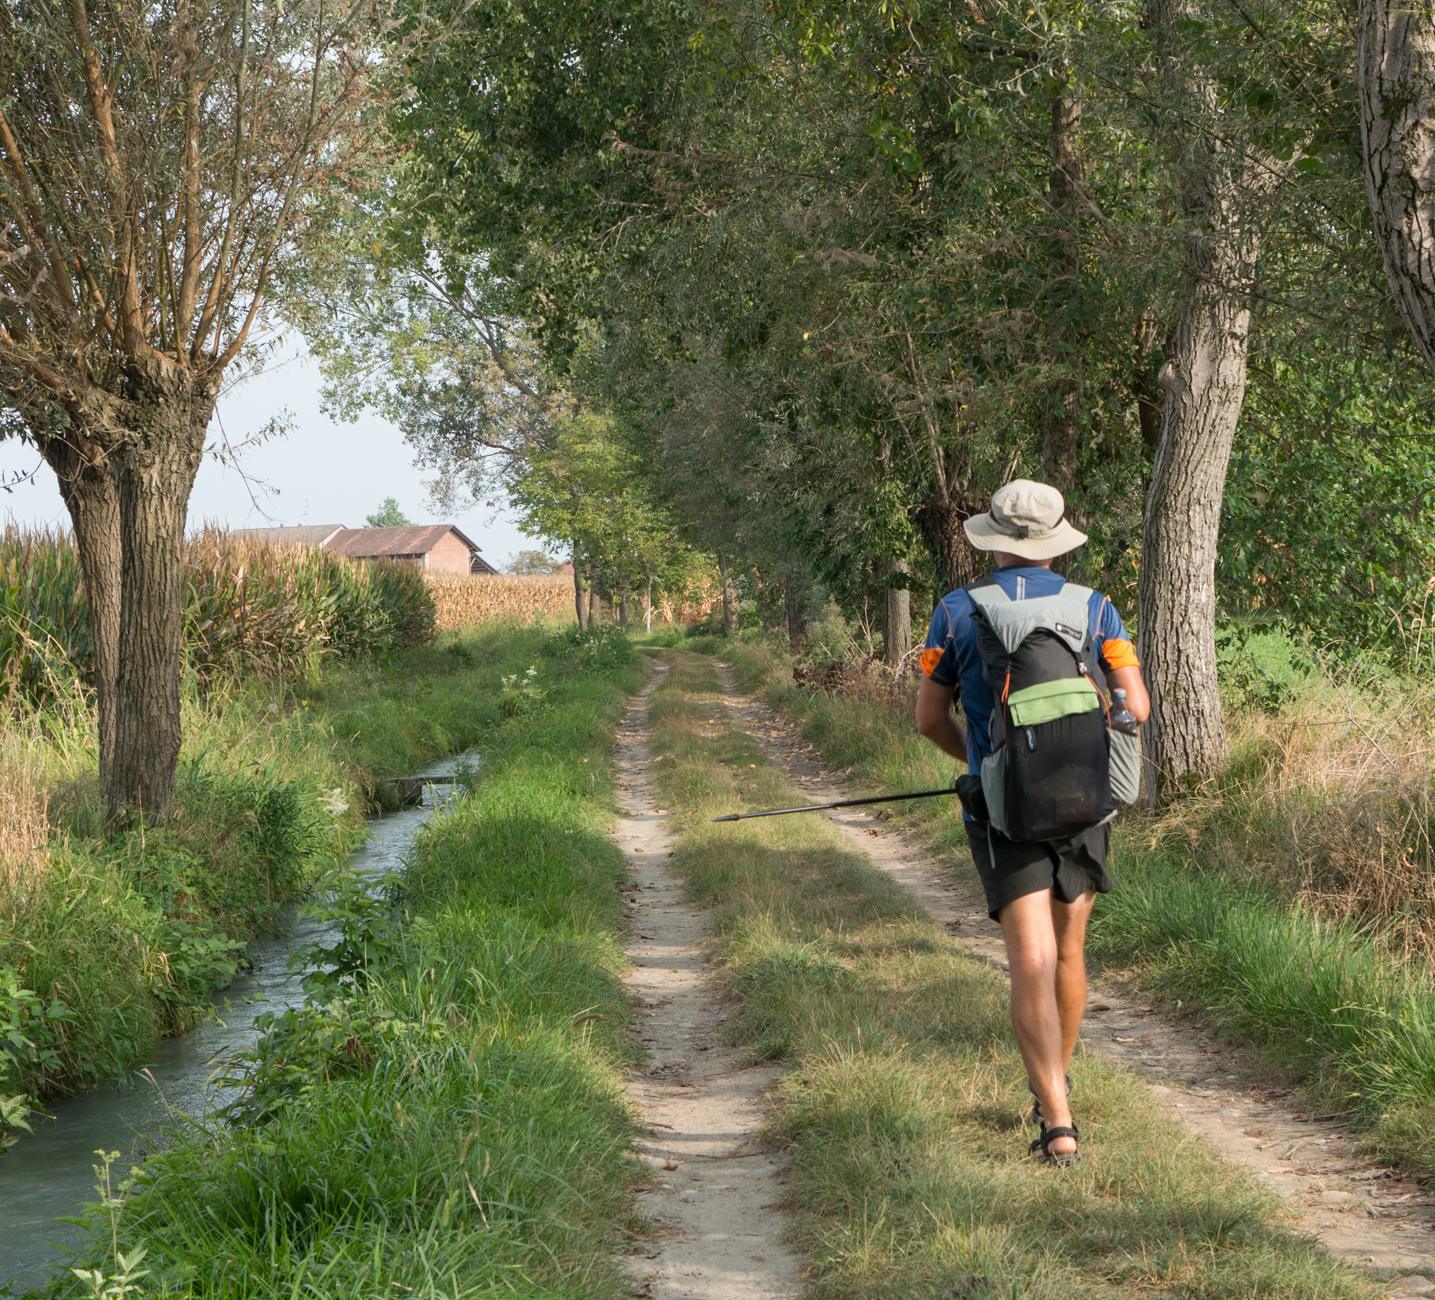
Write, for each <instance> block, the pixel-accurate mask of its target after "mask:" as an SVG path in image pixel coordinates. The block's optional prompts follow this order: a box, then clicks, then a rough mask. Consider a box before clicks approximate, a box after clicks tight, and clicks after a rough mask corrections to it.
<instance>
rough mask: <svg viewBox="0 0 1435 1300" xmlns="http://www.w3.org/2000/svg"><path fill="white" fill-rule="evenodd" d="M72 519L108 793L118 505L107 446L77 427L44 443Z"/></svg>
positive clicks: (117, 620) (112, 728)
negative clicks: (86, 608)
mask: <svg viewBox="0 0 1435 1300" xmlns="http://www.w3.org/2000/svg"><path fill="white" fill-rule="evenodd" d="M40 452H41V455H43V456H44V458H45V463H46V464H47V465H49V466H50V468H51V469H52V470H54V471H55V477H56V478H57V479H58V480H59V483H60V496H61V498H62V499H63V500H64V502H65V509H66V510H68V511H69V514H70V525H71V527H72V528H73V529H74V533H75V550H76V552H77V553H78V555H79V557H80V571H81V572H82V573H83V574H84V576H85V600H86V603H87V604H88V605H89V611H90V641H91V643H92V644H93V646H94V656H95V664H94V667H95V729H96V736H97V742H98V746H99V762H100V786H101V788H102V789H106V790H107V789H108V788H109V782H110V774H111V772H112V770H113V768H114V757H115V717H116V712H117V703H118V701H117V695H116V691H117V685H116V681H117V675H118V669H119V653H120V564H121V561H120V554H121V548H120V501H119V492H118V490H117V489H116V487H115V481H114V479H113V477H112V476H111V474H110V464H109V458H108V455H107V453H106V451H105V448H104V445H103V444H102V443H100V442H98V441H96V440H95V439H93V438H90V437H88V436H86V434H85V433H84V432H83V431H82V430H80V429H78V428H76V427H74V426H73V425H72V427H71V428H70V429H69V430H67V431H66V432H65V433H63V434H56V435H54V436H52V437H48V438H45V439H42V440H41V444H40Z"/></svg>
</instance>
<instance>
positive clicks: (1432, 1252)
mask: <svg viewBox="0 0 1435 1300" xmlns="http://www.w3.org/2000/svg"><path fill="white" fill-rule="evenodd" d="M718 673H719V677H720V679H721V681H722V685H723V690H724V691H725V692H726V695H727V701H726V702H727V707H728V710H729V712H730V713H731V714H732V716H733V717H734V719H735V720H736V721H737V723H738V725H739V726H740V727H741V728H742V729H743V731H744V732H746V734H747V735H749V736H750V737H751V738H752V739H753V740H755V741H757V742H758V744H759V745H761V746H762V748H763V750H764V752H765V753H766V754H767V756H768V758H769V759H770V760H771V761H772V762H773V763H774V764H775V765H776V766H778V767H779V768H781V769H782V770H783V772H785V773H786V774H787V776H788V777H789V778H790V779H791V780H792V781H793V782H794V784H796V785H797V786H798V788H799V789H800V790H801V791H802V792H803V794H804V795H807V796H808V797H809V798H810V799H811V800H812V802H814V803H826V802H829V801H831V800H834V799H843V798H850V797H852V793H851V792H850V791H848V790H846V789H845V788H844V787H843V786H842V784H841V781H840V778H839V776H838V774H836V773H833V772H831V771H830V770H828V769H827V768H825V767H824V766H823V765H822V763H821V761H820V759H819V757H818V755H817V751H816V750H815V749H814V747H813V746H811V745H809V744H808V743H807V742H806V741H805V740H803V739H802V738H801V736H799V735H798V734H797V733H796V732H795V731H794V730H793V729H792V728H791V727H790V726H789V725H788V724H787V722H786V721H785V720H784V719H782V718H781V717H780V716H779V715H778V714H777V713H775V712H773V710H771V709H769V708H768V707H767V706H766V705H764V704H762V703H760V702H759V701H757V700H755V699H752V698H751V697H750V696H745V695H742V694H741V693H739V692H738V690H737V688H736V685H735V679H734V675H733V672H732V669H731V668H730V667H729V666H728V665H725V664H720V665H718ZM824 815H825V816H827V817H829V818H830V819H831V820H832V821H833V822H835V823H836V824H837V825H838V826H839V827H840V828H841V830H842V832H843V834H844V835H845V836H846V838H847V839H848V841H849V842H850V843H851V844H853V845H854V846H855V847H856V848H858V849H860V850H861V851H862V852H863V853H865V854H867V856H868V857H869V858H870V859H871V860H872V863H873V865H875V866H877V867H879V868H880V869H881V870H883V871H885V872H887V873H888V874H889V875H890V876H892V877H893V879H895V880H896V881H897V882H898V883H899V884H901V885H902V886H903V888H905V889H906V890H907V891H908V892H909V893H910V894H912V895H913V897H915V898H916V899H917V901H918V902H919V903H921V905H922V906H923V907H924V908H925V909H926V910H927V912H928V914H929V915H931V917H932V918H933V920H935V921H936V922H937V923H938V924H940V925H941V926H942V927H943V928H944V929H945V930H946V931H947V932H948V933H949V934H950V935H951V936H952V937H953V938H954V939H955V940H956V942H957V943H959V944H961V945H962V946H963V947H965V948H967V949H969V950H970V951H972V952H974V953H977V954H979V955H980V956H982V957H984V958H986V959H987V960H988V961H990V962H992V964H993V965H996V966H998V967H1000V968H1001V969H1003V970H1005V969H1006V953H1005V948H1004V946H1003V944H1002V938H1001V930H1000V928H999V927H998V926H997V925H996V923H995V922H993V921H991V920H990V919H989V918H988V917H987V914H986V905H985V902H984V900H983V898H982V893H981V885H980V883H979V881H978V879H977V874H976V868H975V867H972V868H971V870H970V873H969V874H968V875H966V876H964V877H961V878H958V877H954V876H953V875H952V874H950V873H949V872H947V871H946V870H944V869H943V868H942V867H940V866H938V865H936V864H935V863H933V862H931V861H930V859H929V858H928V857H927V855H926V854H925V853H924V851H923V850H922V849H921V848H920V847H919V846H917V845H915V844H913V843H911V842H910V841H909V840H908V839H907V838H906V837H905V836H903V835H902V834H901V833H900V832H899V831H897V830H895V829H893V828H890V827H887V826H885V825H884V824H883V821H882V818H881V815H880V814H875V815H874V814H872V813H867V812H865V811H863V810H860V809H842V810H838V811H836V812H830V813H826V814H824ZM1117 866H1118V867H1119V863H1118V864H1117ZM1117 888H1120V877H1119V872H1118V873H1117ZM1079 1050H1084V1051H1086V1052H1089V1053H1091V1054H1092V1055H1094V1056H1102V1057H1105V1058H1106V1059H1108V1060H1114V1061H1119V1062H1120V1063H1121V1064H1122V1065H1124V1066H1126V1067H1127V1068H1128V1069H1130V1070H1131V1071H1132V1072H1133V1073H1135V1074H1137V1075H1139V1076H1140V1077H1141V1078H1143V1079H1144V1080H1146V1082H1147V1086H1148V1087H1150V1089H1151V1091H1152V1092H1153V1093H1155V1094H1156V1095H1157V1097H1158V1098H1159V1099H1160V1102H1161V1105H1162V1107H1163V1109H1164V1110H1165V1111H1166V1113H1167V1114H1168V1115H1170V1116H1171V1117H1172V1118H1174V1119H1177V1120H1179V1121H1180V1122H1181V1123H1182V1124H1184V1125H1186V1126H1187V1127H1189V1128H1190V1129H1192V1130H1194V1131H1195V1132H1196V1133H1199V1134H1200V1135H1201V1136H1203V1137H1205V1138H1206V1139H1207V1140H1208V1141H1210V1142H1212V1143H1213V1144H1214V1145H1215V1146H1216V1148H1217V1149H1218V1150H1219V1151H1220V1152H1221V1153H1222V1154H1223V1155H1224V1156H1225V1157H1226V1158H1227V1159H1229V1160H1232V1161H1233V1162H1235V1163H1236V1164H1239V1165H1242V1166H1244V1167H1245V1168H1247V1169H1249V1170H1250V1171H1251V1172H1252V1173H1254V1174H1255V1175H1256V1177H1257V1178H1259V1179H1260V1180H1261V1181H1262V1182H1263V1183H1265V1184H1266V1185H1267V1186H1269V1187H1273V1188H1275V1189H1276V1190H1277V1191H1279V1192H1281V1193H1282V1194H1283V1195H1284V1196H1285V1197H1286V1198H1287V1200H1288V1201H1289V1203H1290V1208H1291V1210H1292V1211H1293V1213H1294V1214H1295V1215H1296V1216H1297V1224H1296V1226H1297V1227H1298V1228H1300V1229H1302V1230H1304V1231H1306V1232H1309V1233H1310V1234H1311V1235H1312V1236H1313V1237H1315V1238H1317V1239H1318V1240H1319V1241H1320V1243H1321V1244H1322V1245H1323V1246H1324V1247H1325V1248H1326V1249H1327V1250H1329V1251H1330V1252H1331V1253H1332V1254H1334V1255H1337V1256H1340V1257H1341V1258H1343V1259H1346V1260H1347V1261H1349V1262H1351V1263H1354V1264H1363V1265H1365V1266H1366V1267H1369V1268H1379V1269H1397V1270H1402V1271H1405V1272H1407V1274H1413V1273H1414V1271H1415V1270H1419V1273H1420V1275H1419V1276H1415V1275H1411V1276H1407V1277H1405V1278H1401V1279H1399V1280H1397V1281H1396V1282H1395V1283H1394V1284H1393V1287H1394V1289H1393V1290H1392V1292H1391V1294H1392V1296H1415V1295H1431V1296H1435V1215H1432V1207H1435V1194H1431V1193H1427V1192H1426V1191H1425V1190H1424V1189H1422V1188H1421V1187H1420V1186H1419V1185H1418V1184H1417V1183H1416V1182H1415V1181H1414V1180H1413V1179H1410V1178H1406V1177H1404V1176H1402V1175H1401V1174H1399V1173H1398V1172H1396V1171H1394V1170H1392V1169H1390V1168H1388V1167H1387V1166H1384V1165H1380V1164H1376V1163H1373V1162H1371V1161H1370V1160H1368V1159H1365V1158H1364V1157H1361V1156H1359V1155H1357V1154H1355V1141H1354V1139H1353V1138H1352V1137H1351V1135H1350V1134H1349V1133H1348V1132H1347V1131H1346V1130H1345V1129H1344V1128H1343V1127H1342V1126H1341V1125H1339V1124H1338V1123H1335V1122H1330V1121H1325V1120H1320V1119H1315V1118H1312V1117H1311V1116H1310V1115H1309V1114H1306V1113H1302V1112H1300V1111H1298V1110H1296V1109H1294V1108H1293V1107H1291V1106H1290V1105H1289V1104H1287V1103H1286V1102H1285V1101H1284V1100H1283V1095H1284V1094H1283V1093H1281V1092H1279V1091H1278V1090H1271V1089H1265V1088H1261V1087H1259V1086H1253V1085H1252V1084H1251V1083H1250V1082H1249V1081H1248V1080H1245V1079H1243V1078H1242V1075H1241V1061H1240V1056H1239V1054H1238V1053H1236V1052H1233V1051H1230V1050H1227V1049H1225V1048H1224V1047H1222V1046H1221V1045H1220V1044H1219V1043H1218V1042H1216V1041H1214V1040H1212V1039H1210V1038H1209V1037H1208V1036H1207V1035H1206V1034H1205V1033H1204V1032H1203V1031H1202V1030H1201V1029H1199V1028H1198V1027H1197V1026H1194V1025H1191V1024H1189V1023H1185V1022H1182V1021H1180V1020H1173V1019H1171V1018H1169V1017H1166V1016H1163V1015H1161V1014H1159V1013H1158V1012H1157V1011H1155V1010H1153V1009H1152V1007H1150V1006H1149V1005H1146V1004H1144V1003H1143V1002H1142V1001H1141V1000H1140V999H1139V998H1137V997H1133V996H1132V995H1131V994H1129V993H1128V992H1126V991H1125V990H1123V989H1122V988H1121V987H1120V986H1119V985H1117V984H1116V983H1115V982H1113V981H1111V980H1102V979H1100V978H1099V977H1098V978H1095V979H1093V980H1092V981H1091V993H1090V1001H1089V1005H1088V1009H1087V1018H1086V1022H1085V1024H1084V1025H1083V1027H1082V1034H1081V1044H1080V1048H1079ZM1432 1186H1435V1184H1432Z"/></svg>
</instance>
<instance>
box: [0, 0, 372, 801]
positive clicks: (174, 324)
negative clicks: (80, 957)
mask: <svg viewBox="0 0 1435 1300" xmlns="http://www.w3.org/2000/svg"><path fill="white" fill-rule="evenodd" d="M372 17H373V14H372V12H371V11H368V10H366V9H364V8H363V7H362V5H356V4H354V3H352V2H351V0H301V2H300V3H290V4H288V5H285V4H283V3H282V2H281V0H213V2H212V3H209V4H206V5H196V4H193V3H192V2H191V0H158V3H155V4H153V5H148V6H144V7H140V8H136V7H134V6H133V5H130V4H128V3H125V0H99V2H98V3H92V2H87V0H69V2H68V3H67V4H65V5H63V6H61V5H56V4H53V3H52V2H51V0H0V389H3V392H4V394H5V400H6V402H7V403H8V404H9V405H10V406H12V407H13V408H14V410H15V411H16V412H17V413H18V414H19V416H20V418H21V420H22V421H23V422H24V424H25V426H26V428H27V430H28V436H30V437H31V438H33V440H34V441H35V442H36V444H37V445H38V446H39V448H40V450H41V451H42V453H43V454H44V455H45V456H46V458H47V459H48V460H49V461H50V463H51V464H52V465H53V466H55V468H56V470H57V472H58V473H59V476H60V481H61V486H62V490H63V491H64V492H65V495H66V502H67V504H68V505H69V507H70V510H71V515H72V519H73V521H74V524H75V535H76V540H77V542H78V544H79V546H80V548H81V559H82V564H83V566H84V571H85V577H86V582H87V584H88V586H89V588H90V591H91V593H92V608H93V610H94V616H95V619H96V623H95V631H96V643H97V648H99V647H104V650H103V652H102V653H100V654H98V656H97V659H98V662H99V664H100V676H99V682H98V687H99V711H100V715H101V723H100V736H101V746H102V754H101V771H102V775H103V778H104V781H105V787H106V797H107V802H108V806H109V813H110V818H111V820H112V822H114V821H118V820H120V819H123V818H125V817H128V816H130V815H133V814H135V813H140V814H143V815H144V816H145V817H147V818H149V819H152V820H157V821H162V820H164V819H165V818H166V817H167V816H168V813H169V808H170V802H171V797H172V793H173V785H174V772H175V766H176V763H177V761H178V756H179V746H180V672H181V667H182V642H181V603H180V602H181V596H182V583H183V569H182V564H181V545H182V542H183V536H184V528H185V516H186V510H187V506H188V501H189V494H190V490H191V488H192V486H193V483H194V476H195V473H196V471H197V470H198V468H199V461H200V458H201V455H202V454H203V450H204V439H205V432H206V430H207V428H208V426H209V421H210V417H211V415H212V413H213V410H214V403H215V399H216V397H217V395H218V393H219V389H220V384H221V381H222V379H223V377H224V375H225V372H226V371H227V370H228V369H229V367H230V366H231V365H232V364H233V363H234V362H235V360H236V358H237V357H239V355H240V352H241V349H243V348H244V346H245V344H246V342H247V341H248V340H249V338H250V337H251V334H252V333H253V331H254V329H255V327H256V325H257V324H261V323H262V320H263V316H264V312H265V304H266V301H267V296H266V295H267V290H268V288H269V286H270V283H271V281H272V279H273V277H274V275H275V273H276V270H277V269H278V267H279V266H280V265H281V264H282V263H283V262H284V261H285V260H286V259H288V258H290V257H292V256H293V255H294V254H295V252H296V251H297V250H298V249H299V248H300V247H301V246H302V243H303V239H304V234H305V224H306V211H307V209H308V207H309V205H310V202H311V201H312V197H313V195H314V193H315V192H316V191H321V190H324V189H326V188H328V187H331V186H334V185H336V184H337V183H339V182H340V181H341V179H342V176H343V172H344V167H345V164H346V161H347V159H348V158H349V157H350V156H351V155H352V153H353V150H354V147H355V146H356V144H357V143H358V141H359V140H360V138H361V134H362V130H361V120H362V115H361V113H360V112H359V109H360V107H361V106H362V104H363V102H364V100H365V97H366V87H367V84H368V76H367V71H368V69H367V65H366V58H365V53H364V48H363V45H362V41H363V39H364V34H365V30H366V29H367V28H368V27H369V24H370V21H371V19H372ZM116 593H117V594H116ZM111 646H113V648H114V652H113V655H112V656H110V657H109V658H107V655H109V647H111ZM110 664H112V665H113V667H112V671H113V682H111V681H110V680H108V674H109V673H110V671H111V668H110V666H109V665H110Z"/></svg>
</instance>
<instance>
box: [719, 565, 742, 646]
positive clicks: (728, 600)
mask: <svg viewBox="0 0 1435 1300" xmlns="http://www.w3.org/2000/svg"><path fill="white" fill-rule="evenodd" d="M717 562H718V574H719V575H720V576H721V579H722V630H723V632H724V633H726V634H727V635H728V636H731V635H732V634H733V633H734V632H736V631H737V622H738V615H739V612H740V611H739V609H738V601H737V591H736V590H735V589H734V587H733V583H732V561H731V560H729V559H728V557H727V555H726V554H724V553H723V552H722V551H719V552H718V553H717Z"/></svg>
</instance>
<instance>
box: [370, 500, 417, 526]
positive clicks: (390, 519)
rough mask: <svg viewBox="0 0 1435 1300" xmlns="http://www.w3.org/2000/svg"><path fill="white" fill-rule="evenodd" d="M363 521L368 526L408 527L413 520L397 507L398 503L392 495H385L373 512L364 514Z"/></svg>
mask: <svg viewBox="0 0 1435 1300" xmlns="http://www.w3.org/2000/svg"><path fill="white" fill-rule="evenodd" d="M364 522H365V523H366V524H368V526H369V527H370V528H408V527H410V526H411V525H412V523H413V520H411V519H410V518H409V517H408V516H407V515H406V514H404V512H403V511H402V510H400V509H399V503H398V502H397V501H396V500H395V499H394V498H393V497H385V498H384V503H383V505H381V506H380V507H379V508H378V509H377V510H376V511H375V512H374V513H373V514H371V515H365V516H364Z"/></svg>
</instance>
